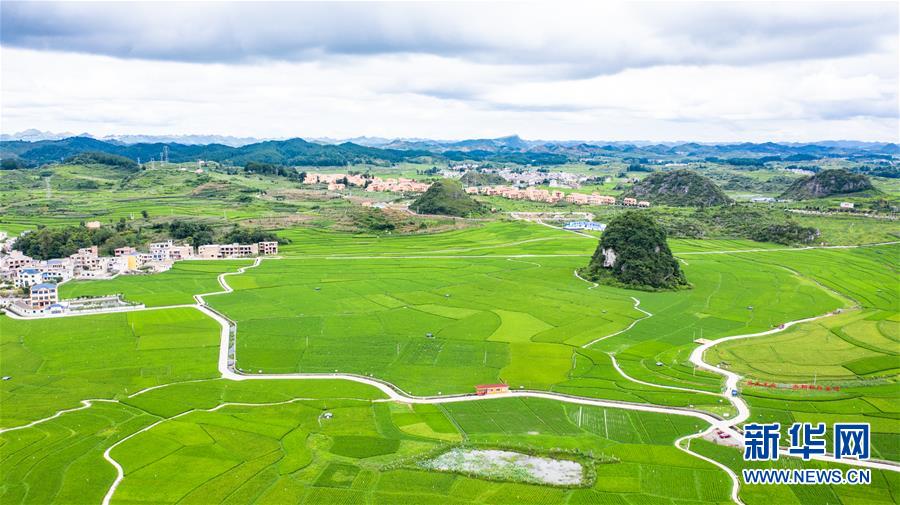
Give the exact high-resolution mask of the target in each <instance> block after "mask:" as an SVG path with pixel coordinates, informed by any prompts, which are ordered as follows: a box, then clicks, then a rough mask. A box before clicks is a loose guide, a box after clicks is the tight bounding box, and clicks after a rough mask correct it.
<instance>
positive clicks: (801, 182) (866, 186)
mask: <svg viewBox="0 0 900 505" xmlns="http://www.w3.org/2000/svg"><path fill="white" fill-rule="evenodd" d="M867 191H868V192H873V193H874V192H876V189H875V187H874V186H872V182H871V181H869V178H868V177H866V176H865V175H863V174H853V173H850V172H848V171H846V170H844V169H840V168H839V169H833V170H822V171H821V172H819V173H817V174H815V175H811V176H809V177H804V178H802V179H798V180H796V181H795V182H794V183H793V184H791V185H790V186H789V187H788V189H786V190H785V192H784V193H782V195H781V197H782V198H790V199H793V200H806V199H809V198H823V197H826V196H832V195H842V194H847V193H862V192H867Z"/></svg>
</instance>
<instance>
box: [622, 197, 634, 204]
mask: <svg viewBox="0 0 900 505" xmlns="http://www.w3.org/2000/svg"><path fill="white" fill-rule="evenodd" d="M622 205H637V199H635V198H625V199H623V200H622Z"/></svg>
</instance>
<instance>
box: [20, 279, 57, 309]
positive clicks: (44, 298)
mask: <svg viewBox="0 0 900 505" xmlns="http://www.w3.org/2000/svg"><path fill="white" fill-rule="evenodd" d="M57 302H59V294H58V293H57V290H56V284H50V283H40V284H35V285H33V286H31V296H30V297H29V299H28V303H29V305H30V306H31V308H32V309H33V310H44V309H45V308H47V307H49V306H50V305H53V304H55V303H57Z"/></svg>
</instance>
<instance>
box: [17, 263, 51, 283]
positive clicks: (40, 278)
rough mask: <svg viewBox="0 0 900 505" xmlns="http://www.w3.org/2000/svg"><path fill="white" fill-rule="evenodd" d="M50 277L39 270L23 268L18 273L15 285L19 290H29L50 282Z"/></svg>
mask: <svg viewBox="0 0 900 505" xmlns="http://www.w3.org/2000/svg"><path fill="white" fill-rule="evenodd" d="M49 277H50V276H49V275H47V273H45V272H43V271H41V270H39V269H37V268H22V269H19V270H18V271H17V272H16V274H15V278H14V281H13V284H14V285H15V286H16V287H17V288H28V287H31V286H35V285H37V284H41V283H42V282H44V281H46V280H48V278H49Z"/></svg>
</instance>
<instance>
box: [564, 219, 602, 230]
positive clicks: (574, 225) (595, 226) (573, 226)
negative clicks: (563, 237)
mask: <svg viewBox="0 0 900 505" xmlns="http://www.w3.org/2000/svg"><path fill="white" fill-rule="evenodd" d="M563 228H565V229H566V230H589V231H603V230H605V229H606V225H605V224H603V223H595V222H593V221H572V222H569V223H566V225H565V226H563Z"/></svg>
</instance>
